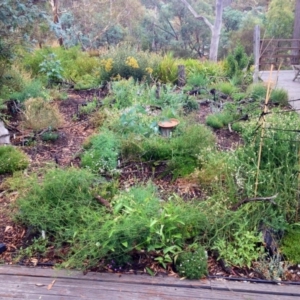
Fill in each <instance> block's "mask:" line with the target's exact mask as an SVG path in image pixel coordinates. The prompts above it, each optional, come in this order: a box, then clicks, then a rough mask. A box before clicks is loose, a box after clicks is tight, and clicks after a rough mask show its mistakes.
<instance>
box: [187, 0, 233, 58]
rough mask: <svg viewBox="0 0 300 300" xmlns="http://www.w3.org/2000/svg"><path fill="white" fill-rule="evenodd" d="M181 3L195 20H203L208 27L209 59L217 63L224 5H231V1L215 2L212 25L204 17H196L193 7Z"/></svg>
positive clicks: (221, 0)
mask: <svg viewBox="0 0 300 300" xmlns="http://www.w3.org/2000/svg"><path fill="white" fill-rule="evenodd" d="M181 2H182V3H183V4H184V5H185V6H186V7H187V9H188V10H189V11H190V12H191V13H192V14H193V15H194V17H195V18H196V19H200V20H203V21H204V23H205V24H206V25H207V26H208V27H209V29H210V31H211V41H210V49H209V59H210V60H212V61H217V59H218V48H219V41H220V34H221V28H222V18H223V9H224V4H226V5H229V4H230V3H231V1H230V0H216V9H215V22H214V24H211V23H210V22H209V20H208V19H207V18H206V17H205V16H203V15H198V14H197V13H196V12H195V10H194V9H193V7H192V6H191V5H190V4H189V3H188V2H187V0H181Z"/></svg>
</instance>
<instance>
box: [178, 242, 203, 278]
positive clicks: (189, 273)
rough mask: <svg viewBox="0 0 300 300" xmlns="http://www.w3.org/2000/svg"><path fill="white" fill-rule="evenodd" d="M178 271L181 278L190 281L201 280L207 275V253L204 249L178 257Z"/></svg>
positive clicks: (187, 252)
mask: <svg viewBox="0 0 300 300" xmlns="http://www.w3.org/2000/svg"><path fill="white" fill-rule="evenodd" d="M176 269H177V271H178V273H179V275H180V276H182V277H186V278H188V279H200V278H202V277H203V276H205V275H207V253H206V251H205V250H204V248H202V247H200V246H197V247H196V249H193V250H189V251H184V252H182V253H180V254H179V255H178V258H177V260H176Z"/></svg>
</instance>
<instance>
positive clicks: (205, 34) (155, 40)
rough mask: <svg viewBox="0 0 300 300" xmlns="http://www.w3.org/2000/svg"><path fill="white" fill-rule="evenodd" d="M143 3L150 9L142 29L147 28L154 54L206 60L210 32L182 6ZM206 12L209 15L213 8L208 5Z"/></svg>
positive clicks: (171, 0) (167, 1) (156, 0)
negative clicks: (160, 52) (195, 57)
mask: <svg viewBox="0 0 300 300" xmlns="http://www.w3.org/2000/svg"><path fill="white" fill-rule="evenodd" d="M142 3H143V5H145V7H146V9H147V15H146V17H145V20H144V23H143V26H146V27H147V30H148V38H149V39H150V40H151V41H148V43H149V45H150V48H151V49H152V50H165V51H167V50H172V51H173V52H175V53H176V54H178V55H181V56H182V55H188V56H191V55H192V56H193V55H195V56H197V57H199V56H200V57H201V56H203V54H204V49H205V48H206V46H207V40H208V39H209V31H208V30H207V28H205V27H200V26H198V24H197V20H195V19H194V18H190V14H189V12H188V11H187V10H186V8H185V6H184V4H183V3H181V2H180V1H179V2H178V1H176V0H143V1H142ZM200 5H201V4H200ZM204 9H206V10H207V11H209V10H210V6H208V5H206V7H204Z"/></svg>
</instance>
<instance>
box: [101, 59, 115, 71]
mask: <svg viewBox="0 0 300 300" xmlns="http://www.w3.org/2000/svg"><path fill="white" fill-rule="evenodd" d="M101 65H102V66H104V69H105V71H106V72H110V71H111V70H112V68H113V59H112V58H108V59H103V60H101Z"/></svg>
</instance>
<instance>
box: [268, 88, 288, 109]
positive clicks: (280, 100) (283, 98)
mask: <svg viewBox="0 0 300 300" xmlns="http://www.w3.org/2000/svg"><path fill="white" fill-rule="evenodd" d="M270 101H271V102H272V103H275V104H279V105H281V106H287V105H288V104H289V95H288V92H287V91H286V90H285V89H279V88H276V89H274V90H272V92H271V95H270Z"/></svg>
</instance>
